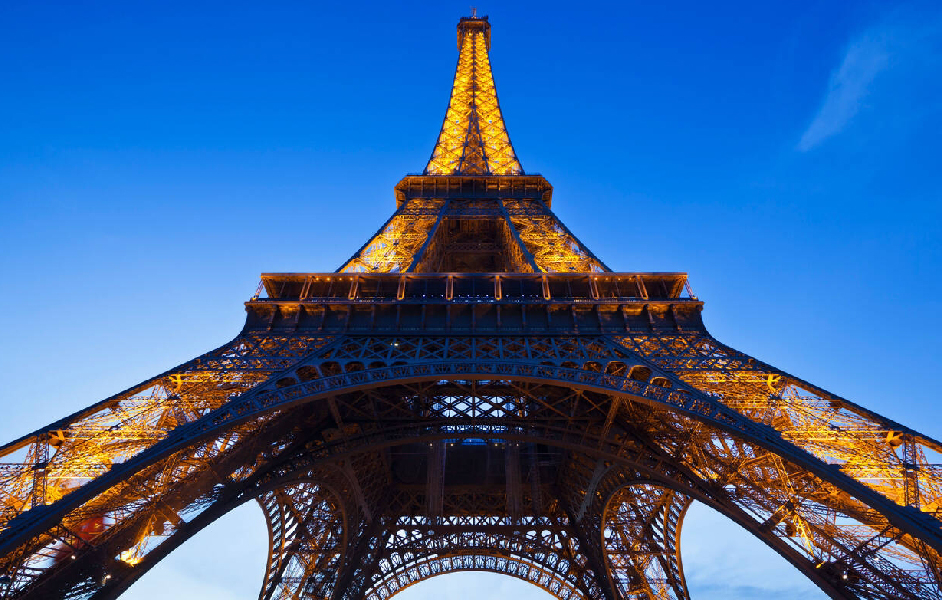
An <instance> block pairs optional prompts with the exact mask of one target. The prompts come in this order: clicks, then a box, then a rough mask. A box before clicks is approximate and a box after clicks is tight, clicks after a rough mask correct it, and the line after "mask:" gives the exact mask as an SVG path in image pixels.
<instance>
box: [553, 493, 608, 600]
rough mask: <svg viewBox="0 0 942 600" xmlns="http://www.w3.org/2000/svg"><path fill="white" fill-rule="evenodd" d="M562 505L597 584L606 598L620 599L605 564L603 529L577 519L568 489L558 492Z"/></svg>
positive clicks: (584, 520) (570, 527)
mask: <svg viewBox="0 0 942 600" xmlns="http://www.w3.org/2000/svg"><path fill="white" fill-rule="evenodd" d="M557 497H558V498H559V504H560V507H561V508H562V509H563V512H564V513H565V514H566V518H567V520H568V521H569V529H570V531H571V532H572V535H573V537H575V538H576V540H578V541H579V547H580V549H581V550H582V553H583V554H584V555H585V557H586V561H587V563H588V565H587V566H588V568H590V569H591V570H592V575H593V576H594V578H595V584H596V585H597V586H598V589H599V591H600V592H601V595H602V597H603V598H605V600H619V596H618V594H617V592H616V591H615V589H614V588H613V587H612V584H611V581H610V580H609V578H608V571H607V569H606V565H605V556H604V552H603V549H602V531H601V529H599V528H598V527H592V526H590V523H589V521H588V519H584V518H583V519H577V518H576V514H575V511H574V510H573V506H572V501H571V500H570V496H569V494H567V493H566V490H559V493H557Z"/></svg>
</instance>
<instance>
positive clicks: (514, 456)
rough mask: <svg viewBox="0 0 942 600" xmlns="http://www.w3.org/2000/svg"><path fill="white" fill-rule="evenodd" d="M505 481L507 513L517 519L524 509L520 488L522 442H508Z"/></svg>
mask: <svg viewBox="0 0 942 600" xmlns="http://www.w3.org/2000/svg"><path fill="white" fill-rule="evenodd" d="M504 482H505V484H506V487H507V496H506V497H507V514H508V515H510V518H511V519H513V520H514V521H516V520H517V519H519V518H520V513H521V512H522V510H523V501H522V499H521V495H522V494H521V489H520V443H519V442H507V447H506V448H505V449H504Z"/></svg>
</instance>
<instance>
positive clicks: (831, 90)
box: [798, 34, 890, 152]
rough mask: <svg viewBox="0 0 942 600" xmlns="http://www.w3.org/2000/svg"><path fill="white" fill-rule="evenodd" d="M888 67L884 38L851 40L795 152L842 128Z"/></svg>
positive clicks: (880, 36) (867, 37) (809, 146)
mask: <svg viewBox="0 0 942 600" xmlns="http://www.w3.org/2000/svg"><path fill="white" fill-rule="evenodd" d="M889 64H890V50H889V48H888V44H887V37H886V36H885V35H873V34H868V35H864V36H863V37H861V38H859V39H857V40H856V41H854V43H852V44H851V45H850V46H849V47H848V48H847V52H846V53H845V54H844V60H843V61H841V65H840V66H839V67H838V68H837V69H836V70H835V71H834V72H833V73H832V74H831V81H830V83H829V85H828V91H827V94H826V95H825V97H824V102H823V103H822V105H821V109H820V110H819V111H818V114H817V115H816V116H815V118H814V120H813V121H811V125H809V126H808V129H806V130H805V133H804V134H803V135H802V136H801V140H800V141H799V142H798V149H799V150H801V151H802V152H806V151H808V150H810V149H812V148H814V147H815V146H817V145H818V144H820V143H821V142H823V141H824V140H826V139H827V138H829V137H831V136H833V135H835V134H837V133H839V132H840V131H841V130H842V129H844V127H845V126H847V124H848V123H850V121H851V119H853V118H854V115H856V114H857V111H858V110H859V109H860V106H861V103H862V102H863V100H864V98H865V97H866V96H867V93H868V92H869V89H870V85H871V84H872V83H873V81H874V80H875V79H876V77H877V75H879V74H880V73H881V72H882V71H884V70H885V69H886V68H887V67H888V66H889Z"/></svg>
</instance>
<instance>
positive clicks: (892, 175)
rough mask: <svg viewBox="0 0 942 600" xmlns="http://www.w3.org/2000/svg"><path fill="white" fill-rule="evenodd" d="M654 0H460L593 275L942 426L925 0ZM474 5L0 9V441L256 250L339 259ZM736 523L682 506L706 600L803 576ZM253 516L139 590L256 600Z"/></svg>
mask: <svg viewBox="0 0 942 600" xmlns="http://www.w3.org/2000/svg"><path fill="white" fill-rule="evenodd" d="M658 4H660V3H611V4H608V3H596V4H593V5H590V6H580V7H578V8H576V7H574V6H573V5H571V3H565V4H564V3H554V2H540V3H513V4H510V3H500V4H499V5H495V6H481V7H480V8H479V13H480V14H488V15H489V16H490V19H491V23H492V48H491V63H492V67H493V71H494V77H495V80H496V83H497V90H498V94H499V97H500V102H501V107H502V110H503V114H504V118H505V122H506V124H507V127H508V130H509V132H510V138H511V141H512V142H513V144H514V147H515V149H516V152H517V155H518V156H519V157H520V160H521V162H522V165H523V168H524V170H525V171H526V172H528V173H541V174H543V175H544V176H545V177H546V178H547V179H548V180H549V181H550V182H551V183H552V184H553V185H554V187H555V191H554V202H553V208H554V210H555V211H556V212H557V214H558V215H559V216H560V218H561V219H562V220H563V221H564V222H565V223H566V224H567V225H568V227H569V228H570V229H571V230H572V231H573V232H574V233H575V234H576V235H577V236H579V237H580V238H581V240H582V241H583V242H584V243H585V244H586V245H588V247H589V248H591V249H592V251H593V252H594V253H595V254H596V255H598V256H599V257H600V258H601V259H602V260H603V261H605V262H606V263H607V264H608V265H609V266H611V267H612V268H613V269H615V270H617V271H685V272H687V273H689V275H690V281H691V285H692V287H693V291H694V292H695V293H696V294H697V295H698V296H699V297H700V298H701V299H703V300H704V301H705V302H706V307H705V310H704V313H703V317H704V320H705V322H706V325H707V327H708V328H709V329H710V331H711V332H712V333H713V334H714V335H715V336H716V337H717V338H719V339H720V340H722V341H723V342H725V343H727V344H729V345H731V346H733V347H735V348H737V349H740V350H743V351H745V352H747V353H749V354H751V355H753V356H756V357H757V358H759V359H761V360H763V361H766V362H768V363H771V364H773V365H775V366H777V367H779V368H781V369H783V370H785V371H787V372H790V373H792V374H794V375H796V376H798V377H801V378H802V379H805V380H807V381H810V382H812V383H814V384H816V385H819V386H821V387H823V388H825V389H827V390H829V391H831V392H833V393H835V394H838V395H840V396H844V397H846V398H848V399H850V400H853V401H855V402H857V403H859V404H862V405H864V406H866V407H868V408H871V409H873V410H875V411H877V412H879V413H881V414H883V415H885V416H887V417H890V418H892V419H895V420H898V421H900V422H902V423H904V424H907V425H910V426H912V427H914V428H916V429H918V430H920V431H922V432H923V433H925V434H926V435H929V436H931V437H934V438H936V439H939V438H942V406H940V402H939V399H938V392H937V388H938V382H937V380H938V374H939V373H940V372H942V357H940V352H939V350H938V344H939V339H940V334H942V300H940V299H942V285H940V274H942V235H940V234H942V209H940V203H939V199H940V192H942V175H940V172H942V171H940V169H939V164H940V163H942V160H940V152H939V150H938V144H939V139H940V133H942V102H940V100H939V98H940V97H942V76H940V75H942V9H939V8H938V7H937V6H935V4H934V3H931V2H912V3H906V2H903V3H900V2H892V3H881V2H854V3H843V2H801V1H797V2H788V3H781V4H777V5H770V4H768V3H754V2H740V3H737V2H730V3H725V4H724V5H722V6H720V5H717V4H716V3H700V2H689V3H684V2H678V3H674V4H672V5H671V6H669V7H668V6H659V5H658ZM468 13H469V7H468V6H467V5H466V4H464V3H454V2H437V3H429V4H424V3H415V2H406V3H370V2H360V3H357V4H349V3H348V4H330V5H320V4H317V5H315V4H314V3H304V2H285V3H279V4H277V6H275V7H272V6H263V5H261V4H259V3H246V2H226V3H222V2H218V3H213V2H206V3H200V6H199V7H198V8H194V7H193V6H192V5H191V3H182V2H165V3H160V4H154V5H151V6H149V7H141V6H130V5H128V4H127V3H107V2H91V3H87V4H82V5H81V6H78V5H77V4H74V3H62V4H61V5H60V4H56V3H53V2H47V3H43V4H40V3H16V4H14V3H11V2H8V3H4V4H3V6H2V7H0V81H2V82H3V83H2V86H3V93H2V94H0V111H2V114H3V115H4V119H3V121H4V123H3V126H2V127H0V209H2V213H0V214H2V219H0V266H2V269H3V273H4V275H5V282H6V283H5V285H4V289H5V290H6V293H5V294H3V296H2V297H0V309H2V310H0V314H2V321H0V327H2V329H3V331H4V332H5V334H6V340H7V343H6V344H4V345H3V347H2V348H0V374H2V375H3V379H4V382H5V385H4V386H3V387H2V389H0V406H2V407H3V418H2V419H0V437H2V438H3V439H4V440H11V439H13V438H15V437H18V436H20V435H22V434H24V433H26V432H28V431H31V430H33V429H35V428H37V427H40V426H42V425H44V424H46V423H48V422H50V421H52V420H54V419H56V418H59V417H61V416H64V415H65V414H67V413H70V412H72V411H74V410H77V409H79V408H82V407H84V406H87V405H89V404H91V403H92V402H95V401H97V400H100V399H102V398H104V397H107V396H110V395H111V394H113V393H115V392H117V391H119V390H122V389H125V388H127V387H129V386H131V385H133V384H135V383H137V382H138V381H141V380H144V379H146V378H148V377H150V376H152V375H154V374H156V373H158V372H161V371H164V370H166V369H168V368H171V367H173V366H174V365H176V364H179V363H181V362H183V361H185V360H187V359H189V358H191V357H193V356H196V355H198V354H201V353H203V352H205V351H206V350H208V349H211V348H213V347H216V346H219V345H221V344H222V343H224V342H226V341H227V340H229V339H231V338H232V337H233V336H234V335H235V334H236V333H238V331H239V329H240V328H241V326H242V321H243V319H244V311H243V307H242V305H241V303H242V302H244V301H245V300H247V299H248V298H249V297H250V296H251V294H252V293H253V292H254V290H255V287H256V285H257V283H258V276H259V273H261V272H288V271H301V272H303V271H333V270H334V269H336V268H337V267H338V266H339V265H340V264H341V263H342V262H344V261H345V260H346V259H347V258H349V256H350V255H351V254H352V253H353V252H354V251H355V250H356V249H357V248H358V247H359V246H360V245H361V244H362V243H363V242H364V241H365V240H366V239H367V238H368V237H369V236H370V235H371V234H372V233H373V232H374V231H375V230H376V229H377V228H378V227H379V226H380V225H381V224H382V222H383V221H384V220H385V219H386V218H387V217H388V216H389V214H390V213H391V212H392V211H393V209H394V207H395V201H394V198H393V194H392V188H393V186H394V185H395V183H396V182H397V181H398V180H399V179H400V178H401V177H402V176H403V175H405V174H406V173H415V172H419V171H421V170H422V168H423V167H424V166H425V163H426V161H427V160H428V156H429V153H430V152H431V150H432V146H433V144H434V142H435V139H436V137H437V135H438V131H439V128H440V126H441V120H442V117H443V115H444V111H445V108H446V105H447V101H448V93H449V90H450V86H451V80H452V77H453V74H454V68H455V62H456V59H457V51H456V48H455V24H456V23H457V20H458V18H459V17H461V16H466V15H467V14H468ZM724 521H725V520H724V519H723V518H722V517H719V516H717V515H715V514H713V513H711V512H710V511H708V510H707V509H703V508H702V507H700V508H697V507H695V508H694V509H692V510H691V512H690V514H689V516H688V518H687V522H686V524H685V526H684V537H683V545H684V563H685V566H686V572H687V577H688V582H689V583H690V586H691V591H692V593H693V595H694V598H697V599H711V598H740V599H744V598H753V597H755V598H759V597H763V598H776V597H780V598H791V597H795V596H796V595H802V594H804V593H805V591H807V590H808V584H807V583H806V582H805V581H804V580H803V579H802V578H801V577H800V576H799V575H797V573H795V572H794V571H793V570H792V569H791V567H788V566H787V565H785V564H784V563H783V562H782V561H781V560H779V559H778V558H777V557H776V556H775V555H774V554H773V553H772V552H771V551H770V550H768V549H766V548H765V547H764V546H762V545H761V544H757V543H756V542H755V541H754V540H751V539H745V535H744V534H741V533H740V532H739V531H738V530H737V529H736V528H735V526H733V525H731V524H729V523H726V522H724ZM265 535H266V533H265V527H264V523H263V521H262V518H261V513H260V511H259V510H258V508H257V507H255V506H252V505H247V506H244V507H242V508H240V509H238V510H237V511H235V512H233V513H232V514H230V515H228V516H227V517H225V518H224V519H222V520H220V521H219V522H218V523H216V524H214V525H213V526H212V527H210V528H209V529H208V530H207V531H206V532H204V533H202V534H200V535H199V536H197V537H196V538H195V539H194V540H192V541H191V542H189V543H188V544H187V545H185V546H184V547H183V548H181V549H180V550H179V551H177V552H175V553H174V554H173V555H172V556H171V557H170V558H168V559H167V560H165V561H164V562H163V563H161V564H160V565H159V566H158V567H157V568H156V569H154V571H152V572H151V573H149V574H148V575H147V576H145V577H144V578H143V579H142V580H141V582H140V583H138V584H136V585H135V586H134V587H132V588H131V590H130V591H129V593H128V595H127V597H129V598H132V599H136V600H150V599H152V598H158V597H160V598H165V597H175V598H178V599H179V600H184V599H189V598H193V599H195V598H200V599H211V600H223V599H225V600H228V599H237V598H254V597H256V595H257V593H258V585H259V582H260V578H261V575H262V572H263V570H264V565H263V559H264V555H265V551H266V541H265ZM749 544H754V545H752V546H750V545H749ZM508 582H509V583H508ZM514 585H519V586H520V588H521V589H519V590H518V589H517V588H516V587H513V586H514ZM488 586H491V587H488ZM507 586H511V587H507ZM449 589H450V590H451V591H448V590H449ZM810 593H812V592H809V594H810ZM407 594H409V595H410V596H408V597H409V598H412V599H413V600H414V599H416V598H423V597H427V598H431V597H445V598H452V597H453V598H458V597H469V596H471V595H473V594H480V595H481V597H485V596H488V595H490V596H491V597H508V596H510V595H514V596H517V597H519V598H520V599H521V600H523V599H524V598H525V597H528V598H537V597H540V594H542V592H540V591H539V590H537V589H536V588H534V587H532V586H529V585H527V584H522V583H517V582H510V580H509V579H507V578H501V577H488V576H482V575H480V574H471V575H463V576H446V577H440V578H438V579H435V580H431V581H429V582H428V583H425V584H420V585H418V586H415V587H414V588H412V589H411V590H409V591H408V592H405V593H403V595H402V597H403V598H406V597H407ZM808 597H811V596H810V595H809V596H808Z"/></svg>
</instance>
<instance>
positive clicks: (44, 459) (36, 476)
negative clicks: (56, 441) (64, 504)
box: [30, 434, 49, 508]
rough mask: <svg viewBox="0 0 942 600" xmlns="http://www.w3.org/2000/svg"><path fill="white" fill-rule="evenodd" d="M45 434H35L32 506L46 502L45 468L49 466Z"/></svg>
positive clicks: (47, 441)
mask: <svg viewBox="0 0 942 600" xmlns="http://www.w3.org/2000/svg"><path fill="white" fill-rule="evenodd" d="M47 435H48V434H40V435H38V436H36V442H35V455H36V460H35V462H34V463H33V489H32V494H31V496H32V497H31V499H30V501H31V503H32V507H33V508H35V507H37V506H42V505H44V504H45V503H46V469H47V467H48V466H49V439H48V437H47Z"/></svg>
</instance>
